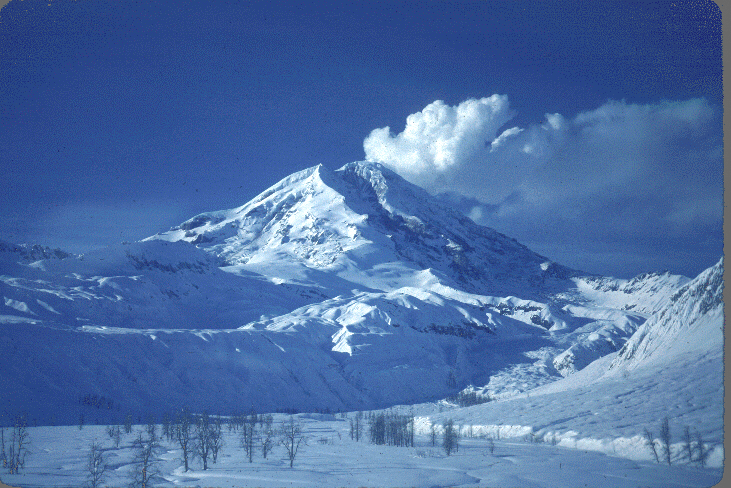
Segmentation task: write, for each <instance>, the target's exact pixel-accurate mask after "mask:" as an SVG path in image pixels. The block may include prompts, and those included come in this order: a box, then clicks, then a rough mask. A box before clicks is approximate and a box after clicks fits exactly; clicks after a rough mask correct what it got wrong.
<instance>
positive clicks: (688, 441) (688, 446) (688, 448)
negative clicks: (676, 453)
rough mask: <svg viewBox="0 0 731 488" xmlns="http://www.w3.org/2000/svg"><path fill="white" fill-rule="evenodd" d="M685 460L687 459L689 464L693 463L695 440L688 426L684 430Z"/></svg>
mask: <svg viewBox="0 0 731 488" xmlns="http://www.w3.org/2000/svg"><path fill="white" fill-rule="evenodd" d="M683 458H685V459H687V460H688V463H692V462H693V438H692V437H691V436H690V427H688V426H687V425H686V426H685V428H684V429H683Z"/></svg>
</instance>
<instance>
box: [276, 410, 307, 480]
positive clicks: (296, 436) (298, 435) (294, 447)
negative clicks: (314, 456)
mask: <svg viewBox="0 0 731 488" xmlns="http://www.w3.org/2000/svg"><path fill="white" fill-rule="evenodd" d="M279 436H280V437H279V443H280V444H282V445H283V446H284V448H285V449H286V450H287V456H288V457H289V467H290V468H291V467H292V466H293V465H294V458H295V457H296V456H297V451H298V450H299V448H300V446H301V445H302V444H305V445H307V437H305V436H304V434H303V433H302V424H301V423H300V422H299V420H295V418H294V416H293V415H290V416H289V419H288V420H285V421H284V422H282V426H281V428H280V430H279Z"/></svg>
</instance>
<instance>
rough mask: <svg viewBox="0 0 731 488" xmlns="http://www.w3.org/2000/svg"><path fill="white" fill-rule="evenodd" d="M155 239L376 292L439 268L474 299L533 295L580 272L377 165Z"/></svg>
mask: <svg viewBox="0 0 731 488" xmlns="http://www.w3.org/2000/svg"><path fill="white" fill-rule="evenodd" d="M151 239H162V240H169V241H180V240H184V241H188V242H191V243H193V244H196V245H197V246H198V247H200V248H201V249H205V250H207V251H209V252H211V253H212V254H214V255H216V256H218V257H220V258H222V259H223V260H224V261H225V262H226V263H227V264H228V265H230V266H237V265H243V266H244V267H245V268H246V269H250V270H257V271H264V270H265V269H269V267H270V266H272V264H273V263H274V266H275V267H276V266H277V264H276V263H286V266H289V267H292V266H294V267H298V268H300V270H299V271H300V273H303V274H305V275H307V274H308V271H309V270H320V271H325V272H327V273H328V274H331V275H334V276H337V277H339V278H342V279H344V280H346V281H348V282H351V283H354V284H355V285H357V286H359V287H363V286H365V287H369V288H375V289H393V288H394V287H395V286H398V282H399V280H401V281H403V277H407V279H410V278H408V277H409V276H410V275H412V274H413V273H415V272H417V273H418V272H421V271H422V270H425V269H431V270H435V271H437V272H439V273H442V274H443V275H444V276H445V277H449V278H450V280H451V281H450V283H453V284H456V285H458V286H459V287H460V288H461V289H464V290H466V291H470V292H485V291H488V290H489V291H490V292H491V293H499V294H511V293H517V292H521V293H525V292H526V291H527V290H531V292H533V289H536V290H540V289H541V286H544V285H546V282H547V281H548V282H552V281H553V280H556V279H566V278H568V277H569V276H571V275H572V274H573V273H574V272H573V271H572V270H569V269H567V268H565V267H563V266H560V265H557V264H555V263H551V262H550V260H548V259H547V258H545V257H543V256H540V255H538V254H536V253H534V252H532V251H530V250H529V249H528V248H526V247H525V246H523V245H521V244H520V243H518V242H517V241H515V240H514V239H511V238H509V237H507V236H504V235H502V234H500V233H498V232H496V231H494V230H492V229H489V228H487V227H483V226H480V225H477V224H475V223H474V222H473V221H472V220H470V219H468V218H467V217H465V216H463V215H461V214H459V213H457V212H456V211H453V210H451V209H449V208H447V207H444V206H442V205H440V204H438V203H437V202H436V200H435V199H434V198H433V197H431V196H430V195H428V194H427V193H426V192H425V191H424V190H422V189H421V188H419V187H417V186H414V185H412V184H410V183H408V182H406V181H405V180H404V179H402V178H401V177H399V176H398V175H396V174H395V173H394V172H392V171H391V170H389V169H387V168H386V167H384V166H382V165H380V164H377V163H364V162H361V163H351V164H347V165H345V166H344V167H342V168H341V169H339V170H337V171H330V170H328V169H327V168H325V167H324V166H322V165H320V166H317V167H314V168H310V169H307V170H304V171H300V172H298V173H295V174H294V175H292V176H290V177H289V178H286V179H284V180H282V181H281V182H279V183H278V184H276V185H274V186H272V187H271V188H269V189H268V190H267V191H265V192H264V193H262V194H261V195H259V196H258V197H256V198H254V199H253V200H252V201H250V202H249V203H247V204H246V205H243V206H241V207H239V208H235V209H231V210H226V211H220V212H209V213H204V214H201V215H198V216H196V217H194V218H192V219H190V220H188V221H187V222H184V223H183V224H181V225H180V226H178V227H175V228H173V229H171V230H170V231H168V232H165V233H162V234H158V235H156V236H153V237H152V238H151ZM302 268H304V269H302ZM281 272H282V273H284V274H285V275H291V274H293V273H296V272H295V271H294V270H282V271H281ZM264 274H269V273H264ZM389 274H390V275H393V276H394V279H391V280H390V281H389V280H388V275H389ZM295 276H296V274H295ZM384 278H385V279H386V282H384ZM350 286H354V285H350Z"/></svg>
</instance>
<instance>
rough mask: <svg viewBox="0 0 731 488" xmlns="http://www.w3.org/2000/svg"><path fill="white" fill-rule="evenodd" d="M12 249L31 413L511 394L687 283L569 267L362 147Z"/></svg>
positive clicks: (12, 310)
mask: <svg viewBox="0 0 731 488" xmlns="http://www.w3.org/2000/svg"><path fill="white" fill-rule="evenodd" d="M19 249H21V248H19V247H18V246H12V245H4V246H3V247H0V255H2V259H0V293H2V295H3V302H2V304H1V305H2V306H3V308H2V309H0V327H2V329H3V334H2V336H1V337H0V357H2V358H3V359H2V360H0V383H2V384H0V391H3V392H9V394H8V395H4V396H3V397H2V398H1V399H0V400H1V401H2V402H3V405H0V408H3V409H5V410H7V411H10V412H12V411H15V410H17V409H18V408H21V407H22V408H23V409H25V410H27V411H29V412H30V413H31V416H35V417H37V418H39V419H43V420H46V421H48V420H49V418H50V416H51V415H55V416H56V417H57V420H62V419H65V420H64V421H67V422H68V421H70V422H74V421H76V419H77V418H78V415H79V412H84V411H89V412H91V413H90V415H99V416H102V417H103V416H105V415H122V414H124V413H125V412H127V411H131V412H138V413H140V414H145V413H147V412H152V411H162V410H165V409H171V408H176V407H179V406H181V405H183V404H188V405H189V406H190V407H191V408H194V409H198V410H202V409H208V410H210V411H220V412H221V413H232V412H235V411H241V410H243V409H248V408H251V407H254V408H256V409H258V410H270V411H271V410H276V409H283V408H288V409H293V408H294V409H300V410H312V409H325V408H329V409H362V408H375V407H385V406H389V405H394V404H399V403H416V402H422V401H427V400H433V399H438V398H444V397H446V396H448V395H453V394H455V393H457V392H458V391H460V390H461V389H463V388H465V387H468V386H470V385H472V386H474V387H476V388H478V389H481V391H482V392H483V393H485V394H488V395H490V396H491V397H493V398H509V397H513V396H515V395H518V394H521V393H522V392H526V391H528V390H530V389H532V388H535V387H538V386H541V385H546V384H549V383H553V382H556V381H557V380H560V379H561V378H563V377H564V376H569V377H570V376H572V375H574V374H576V373H577V372H580V371H581V370H582V369H585V368H586V366H587V365H589V364H591V363H592V362H593V361H595V360H596V359H598V358H602V357H604V356H607V355H610V354H613V353H615V352H616V351H617V350H619V349H621V348H622V347H624V346H625V344H626V342H627V340H628V338H629V337H630V336H632V335H633V334H635V333H636V331H638V330H642V327H644V326H643V323H645V322H646V321H647V320H648V318H650V317H655V316H656V315H653V314H655V313H657V312H660V313H662V312H661V311H662V310H665V308H664V307H666V306H667V305H668V304H669V303H671V302H672V300H673V299H675V300H676V301H678V302H679V300H680V299H678V298H675V297H677V296H678V293H680V291H681V290H684V289H685V288H683V287H684V285H687V283H688V281H689V280H688V278H685V277H681V276H675V275H670V274H667V273H666V274H650V275H642V276H639V277H636V278H635V279H632V280H618V279H614V278H609V277H600V276H589V275H586V274H585V273H581V272H580V271H576V270H571V269H568V268H566V267H564V266H561V265H559V264H556V263H553V262H551V261H550V260H549V259H547V258H545V257H543V256H540V255H538V254H536V253H534V252H532V251H530V250H529V249H527V248H526V247H525V246H523V245H521V244H520V243H518V242H516V241H515V240H513V239H511V238H509V237H507V236H504V235H502V234H500V233H498V232H496V231H494V230H492V229H489V228H486V227H482V226H479V225H477V224H475V223H474V222H473V221H471V220H470V219H468V218H466V217H464V216H463V215H461V214H458V213H457V212H455V211H453V210H452V209H450V208H448V207H445V206H444V205H443V204H441V203H440V202H439V201H438V200H437V199H435V198H433V197H431V196H430V195H428V194H427V193H426V192H424V191H423V190H421V189H420V188H418V187H416V186H414V185H411V184H410V183H408V182H406V181H405V180H403V179H402V178H400V177H399V176H398V175H396V174H395V173H393V172H392V171H390V170H388V169H387V168H385V167H383V166H381V165H379V164H375V163H368V162H359V163H351V164H348V165H346V166H344V167H343V168H341V169H340V170H337V171H330V170H328V169H327V168H325V167H323V166H318V167H314V168H310V169H308V170H304V171H301V172H299V173H296V174H294V175H292V176H290V177H288V178H285V179H284V180H282V181H281V182H279V183H277V184H276V185H274V186H272V187H271V188H269V189H268V190H266V191H265V192H263V193H262V194H261V195H259V196H257V197H256V198H254V199H253V200H251V201H250V202H248V203H246V204H244V205H243V206H241V207H238V208H235V209H230V210H222V211H216V212H208V213H205V214H201V215H198V216H196V217H194V218H192V219H190V220H188V221H186V222H184V223H182V224H181V225H179V226H177V227H174V228H172V229H170V230H169V231H167V232H162V233H160V234H157V235H155V236H152V237H150V238H148V239H146V240H144V241H141V242H137V243H132V244H120V245H118V246H113V247H110V248H107V249H102V250H98V251H95V252H91V253H88V254H85V255H82V256H72V255H66V254H59V253H53V252H50V251H44V252H42V253H35V254H33V253H28V252H22V249H21V250H20V251H19ZM29 256H30V257H29ZM706 312H708V311H706ZM650 320H658V319H650ZM713 320H717V319H713ZM647 323H650V322H647ZM714 323H715V322H714ZM626 347H629V346H626ZM102 397H103V398H105V399H106V400H107V404H108V405H109V406H111V408H108V409H107V410H109V411H107V412H103V411H102V410H99V409H98V408H96V407H95V406H92V407H89V404H88V402H85V401H81V400H80V399H85V398H86V399H88V398H97V399H99V398H102ZM92 403H93V402H92ZM49 405H53V406H54V408H53V409H51V408H50V407H49ZM97 406H98V405H97ZM90 408H91V410H89V409H90ZM95 408H96V409H95Z"/></svg>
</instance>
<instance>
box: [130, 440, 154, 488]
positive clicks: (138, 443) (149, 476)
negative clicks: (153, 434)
mask: <svg viewBox="0 0 731 488" xmlns="http://www.w3.org/2000/svg"><path fill="white" fill-rule="evenodd" d="M132 448H133V449H134V453H135V454H134V458H133V459H132V464H133V465H134V478H133V479H132V483H130V485H129V486H130V488H151V487H152V486H153V482H154V480H155V479H156V478H158V477H159V476H160V471H159V467H158V465H159V459H158V454H159V452H158V451H159V449H160V445H159V444H158V443H157V440H155V439H153V438H147V439H144V438H143V437H142V432H140V433H139V434H138V436H137V439H135V440H134V442H133V443H132Z"/></svg>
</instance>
